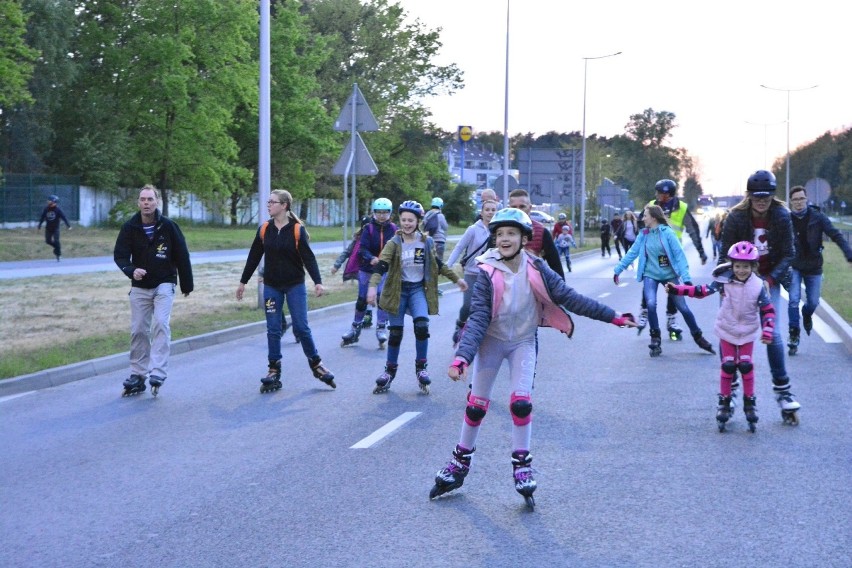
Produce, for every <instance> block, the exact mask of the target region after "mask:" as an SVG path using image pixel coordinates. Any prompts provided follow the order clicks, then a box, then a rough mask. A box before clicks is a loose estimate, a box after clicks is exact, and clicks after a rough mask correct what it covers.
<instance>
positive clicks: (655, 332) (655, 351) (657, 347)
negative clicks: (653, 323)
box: [648, 329, 663, 357]
mask: <svg viewBox="0 0 852 568" xmlns="http://www.w3.org/2000/svg"><path fill="white" fill-rule="evenodd" d="M649 333H650V334H651V343H649V344H648V349H650V350H651V352H650V355H651V357H659V356H660V355H661V354H662V353H663V348H662V347H661V343H662V342H661V341H660V337H661V334H660V330H659V329H652V330H651V331H650V332H649Z"/></svg>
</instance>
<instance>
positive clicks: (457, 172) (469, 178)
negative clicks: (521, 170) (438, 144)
mask: <svg viewBox="0 0 852 568" xmlns="http://www.w3.org/2000/svg"><path fill="white" fill-rule="evenodd" d="M444 160H445V161H446V162H447V171H449V172H450V179H451V180H452V181H453V183H466V184H469V185H472V186H474V187H475V188H476V194H475V196H473V199H474V202H475V203H476V207H477V208H479V207H480V206H481V202H480V199H479V195H480V194H481V193H482V190H483V189H494V182H495V181H496V180H497V178H499V177H501V176H502V175H503V156H502V155H501V154H498V153H496V152H493V151H492V150H490V149H486V148H484V147H482V146H481V145H479V144H476V143H473V142H468V143H467V144H465V147H464V168H462V163H461V148H460V147H459V144H458V143H457V142H454V143H453V144H450V145H449V146H447V147H446V149H444ZM462 169H464V179H462ZM509 175H510V176H513V177H514V178H515V179H516V180H517V178H518V170H517V169H510V170H509ZM510 187H511V186H510Z"/></svg>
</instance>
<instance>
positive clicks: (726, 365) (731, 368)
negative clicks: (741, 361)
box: [722, 359, 737, 375]
mask: <svg viewBox="0 0 852 568" xmlns="http://www.w3.org/2000/svg"><path fill="white" fill-rule="evenodd" d="M722 372H723V373H725V374H726V375H733V374H734V373H736V372H737V364H736V363H735V362H734V360H733V359H725V360H724V361H722Z"/></svg>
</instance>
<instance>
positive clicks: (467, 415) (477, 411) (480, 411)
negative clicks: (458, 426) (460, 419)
mask: <svg viewBox="0 0 852 568" xmlns="http://www.w3.org/2000/svg"><path fill="white" fill-rule="evenodd" d="M489 404H491V401H490V400H489V399H487V398H481V397H478V396H473V394H469V395H467V408H465V409H464V421H465V423H466V424H467V425H468V426H479V424H480V423H481V422H482V419H483V418H485V413H486V412H488V405H489Z"/></svg>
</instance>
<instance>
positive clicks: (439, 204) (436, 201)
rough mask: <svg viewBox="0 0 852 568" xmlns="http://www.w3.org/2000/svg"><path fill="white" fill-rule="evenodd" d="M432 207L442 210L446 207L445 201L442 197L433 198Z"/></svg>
mask: <svg viewBox="0 0 852 568" xmlns="http://www.w3.org/2000/svg"><path fill="white" fill-rule="evenodd" d="M432 207H437V208H438V209H442V208H443V207H444V200H443V199H441V198H440V197H434V198H432Z"/></svg>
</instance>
